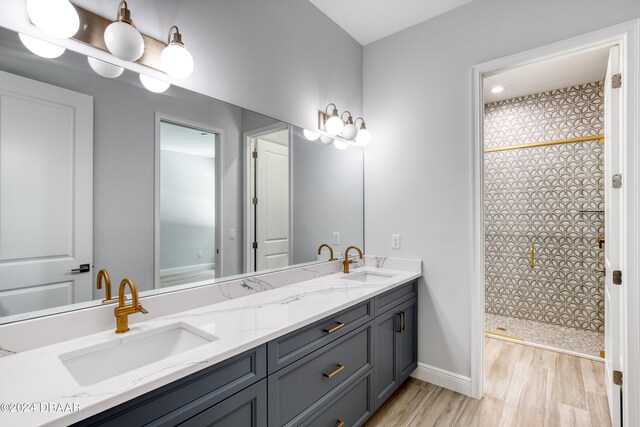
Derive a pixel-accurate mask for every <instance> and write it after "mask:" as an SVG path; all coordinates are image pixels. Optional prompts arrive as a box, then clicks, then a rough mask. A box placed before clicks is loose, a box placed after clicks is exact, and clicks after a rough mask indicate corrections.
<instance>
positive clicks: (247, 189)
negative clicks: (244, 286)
mask: <svg viewBox="0 0 640 427" xmlns="http://www.w3.org/2000/svg"><path fill="white" fill-rule="evenodd" d="M284 129H288V130H289V145H288V150H289V254H291V227H292V221H291V212H292V211H291V209H292V206H291V202H292V199H291V144H292V142H293V138H292V132H291V125H289V124H287V123H285V122H277V123H272V124H270V125H267V126H262V127H259V128H257V129H253V130H250V131H247V132H244V133H243V135H242V141H243V144H242V145H243V148H242V149H243V151H244V153H243V158H244V162H243V180H244V194H243V198H242V200H243V203H242V210H243V217H244V221H243V224H244V229H243V230H242V239H243V245H244V262H243V264H244V272H245V273H249V272H251V271H252V270H251V269H252V267H253V266H252V265H251V252H252V251H253V248H252V246H251V243H253V240H252V239H251V212H250V209H251V207H252V206H253V204H252V203H251V177H252V176H253V175H252V170H251V160H252V158H251V151H252V149H251V148H252V147H251V144H252V140H253V139H255V138H258V137H260V136H261V135H265V134H268V133H272V132H277V131H279V130H284Z"/></svg>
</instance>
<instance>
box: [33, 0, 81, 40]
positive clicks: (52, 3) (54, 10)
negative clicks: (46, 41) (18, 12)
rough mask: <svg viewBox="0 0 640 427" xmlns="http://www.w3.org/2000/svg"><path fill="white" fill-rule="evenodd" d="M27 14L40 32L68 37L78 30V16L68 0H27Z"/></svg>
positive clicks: (62, 37)
mask: <svg viewBox="0 0 640 427" xmlns="http://www.w3.org/2000/svg"><path fill="white" fill-rule="evenodd" d="M27 14H28V15H29V19H31V22H33V25H35V26H36V27H38V28H39V29H40V30H41V31H42V32H44V33H46V34H48V35H50V36H52V37H57V38H60V39H68V38H69V37H72V36H74V35H75V34H76V33H77V32H78V28H79V27H80V17H79V16H78V12H77V11H76V8H75V7H73V5H72V4H71V3H70V2H69V1H68V0H27Z"/></svg>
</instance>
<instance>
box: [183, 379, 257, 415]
mask: <svg viewBox="0 0 640 427" xmlns="http://www.w3.org/2000/svg"><path fill="white" fill-rule="evenodd" d="M266 425H267V380H266V379H264V380H262V381H259V382H258V383H256V384H254V385H252V386H251V387H249V388H246V389H244V390H242V391H241V392H239V393H237V394H235V395H233V396H231V397H230V398H228V399H226V400H223V401H222V402H220V403H218V404H217V405H215V406H212V407H211V408H209V409H207V410H205V411H203V412H201V413H199V414H198V415H196V416H195V417H193V418H191V419H189V420H187V421H186V422H184V423H182V424H180V426H189V427H205V426H206V427H209V426H212V427H213V426H215V427H240V426H242V427H266Z"/></svg>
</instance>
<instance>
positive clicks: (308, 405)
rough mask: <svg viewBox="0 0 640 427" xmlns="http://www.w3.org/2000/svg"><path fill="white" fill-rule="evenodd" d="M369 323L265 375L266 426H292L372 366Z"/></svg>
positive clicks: (371, 331)
mask: <svg viewBox="0 0 640 427" xmlns="http://www.w3.org/2000/svg"><path fill="white" fill-rule="evenodd" d="M372 333H373V330H372V326H371V324H368V325H365V326H363V327H361V328H360V329H357V330H355V331H353V332H352V333H350V334H348V335H345V336H344V337H342V338H340V339H338V340H336V341H334V342H332V343H331V344H328V345H327V346H325V347H323V348H322V349H320V350H317V351H316V352H314V353H312V354H310V355H308V356H306V357H304V358H303V359H301V360H299V361H297V362H295V363H293V364H291V365H289V366H287V367H286V368H284V369H281V370H280V371H278V372H276V373H275V374H273V375H270V376H269V377H268V386H269V425H270V426H283V425H294V424H296V423H298V422H299V421H300V420H302V419H303V418H305V417H306V416H308V415H309V414H311V413H313V412H315V411H317V410H318V409H319V408H320V407H321V406H322V405H324V404H326V402H327V401H328V399H330V398H331V396H327V394H328V393H330V392H332V391H334V393H340V392H341V391H342V390H343V389H344V388H346V387H347V386H348V385H349V382H348V380H350V379H353V378H356V377H357V376H359V375H361V374H363V373H364V372H366V371H367V370H369V368H371V366H372V353H373V351H372V350H373V346H372V344H373V343H372V338H373V337H372Z"/></svg>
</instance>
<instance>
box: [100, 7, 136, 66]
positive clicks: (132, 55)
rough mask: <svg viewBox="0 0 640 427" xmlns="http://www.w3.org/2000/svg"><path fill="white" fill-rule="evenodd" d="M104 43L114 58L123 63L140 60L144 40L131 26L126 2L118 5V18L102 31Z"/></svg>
mask: <svg viewBox="0 0 640 427" xmlns="http://www.w3.org/2000/svg"><path fill="white" fill-rule="evenodd" d="M104 43H105V45H106V46H107V49H109V52H111V53H112V54H113V55H115V56H116V57H118V58H120V59H122V60H125V61H135V60H137V59H140V57H141V56H142V54H143V53H144V40H143V39H142V35H141V34H140V32H139V31H138V30H137V29H136V27H135V25H133V21H132V20H131V11H130V10H129V8H128V7H127V2H126V1H124V0H122V1H121V2H120V4H119V5H118V17H117V18H116V20H115V22H112V23H111V24H110V25H109V26H108V27H107V29H106V30H105V31H104Z"/></svg>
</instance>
